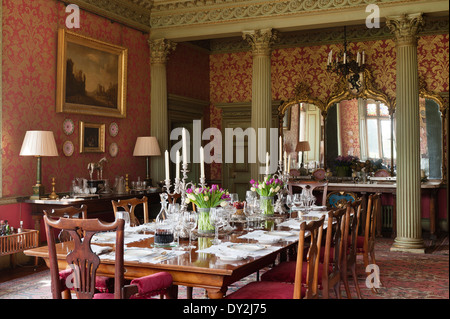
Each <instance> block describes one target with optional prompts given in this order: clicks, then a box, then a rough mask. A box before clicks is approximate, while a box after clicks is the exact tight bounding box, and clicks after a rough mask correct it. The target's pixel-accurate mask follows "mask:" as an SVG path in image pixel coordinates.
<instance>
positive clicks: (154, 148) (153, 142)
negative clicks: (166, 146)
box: [133, 136, 161, 185]
mask: <svg viewBox="0 0 450 319" xmlns="http://www.w3.org/2000/svg"><path fill="white" fill-rule="evenodd" d="M133 156H146V164H147V175H146V179H145V180H146V182H147V185H152V180H151V178H150V163H149V157H150V156H161V150H160V149H159V144H158V140H157V139H156V137H154V136H140V137H138V138H137V140H136V145H135V146H134V152H133Z"/></svg>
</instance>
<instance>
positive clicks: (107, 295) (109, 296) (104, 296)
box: [92, 293, 114, 299]
mask: <svg viewBox="0 0 450 319" xmlns="http://www.w3.org/2000/svg"><path fill="white" fill-rule="evenodd" d="M92 299H114V294H113V293H98V294H94V297H93V298H92Z"/></svg>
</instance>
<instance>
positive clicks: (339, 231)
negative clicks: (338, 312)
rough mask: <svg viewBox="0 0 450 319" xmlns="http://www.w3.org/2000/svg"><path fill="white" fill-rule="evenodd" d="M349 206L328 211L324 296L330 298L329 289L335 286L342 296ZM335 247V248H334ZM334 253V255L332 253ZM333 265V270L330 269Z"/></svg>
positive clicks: (323, 282) (324, 258) (324, 261)
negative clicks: (340, 283)
mask: <svg viewBox="0 0 450 319" xmlns="http://www.w3.org/2000/svg"><path fill="white" fill-rule="evenodd" d="M346 211H347V208H345V207H344V208H340V209H338V210H331V211H329V212H328V225H327V231H326V237H325V246H324V254H323V256H324V257H323V274H322V285H323V286H324V289H323V295H324V298H326V299H327V298H328V296H329V290H330V289H331V287H332V286H333V287H335V291H336V294H337V296H338V298H340V288H339V282H340V272H341V267H342V258H343V257H345V254H344V241H343V238H342V237H343V236H342V235H343V233H344V231H345V213H346ZM332 248H333V249H332ZM331 253H333V255H331ZM330 265H331V268H332V271H329V266H330Z"/></svg>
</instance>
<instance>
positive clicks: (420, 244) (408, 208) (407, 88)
mask: <svg viewBox="0 0 450 319" xmlns="http://www.w3.org/2000/svg"><path fill="white" fill-rule="evenodd" d="M386 24H387V25H388V27H389V28H390V29H391V31H392V32H393V33H394V34H395V41H396V49H397V73H396V78H397V87H396V98H397V103H396V110H395V114H396V146H397V237H396V238H395V241H394V244H393V246H392V247H391V250H400V251H408V252H418V253H424V252H425V246H424V241H423V238H422V227H421V205H420V202H421V187H420V186H421V185H420V184H421V176H420V122H419V78H418V65H417V33H418V31H419V28H420V27H421V26H422V25H423V18H422V14H411V15H406V14H404V15H401V16H397V17H389V18H388V19H387V21H386Z"/></svg>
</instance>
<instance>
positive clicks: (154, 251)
mask: <svg viewBox="0 0 450 319" xmlns="http://www.w3.org/2000/svg"><path fill="white" fill-rule="evenodd" d="M185 253H186V251H175V250H167V249H163V248H140V247H126V248H125V250H124V254H123V259H124V261H137V262H140V263H153V264H156V263H160V262H163V261H165V260H168V259H172V258H174V257H177V256H180V255H182V254H185ZM100 259H108V260H114V259H115V253H114V252H111V253H109V254H105V255H102V256H100Z"/></svg>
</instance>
